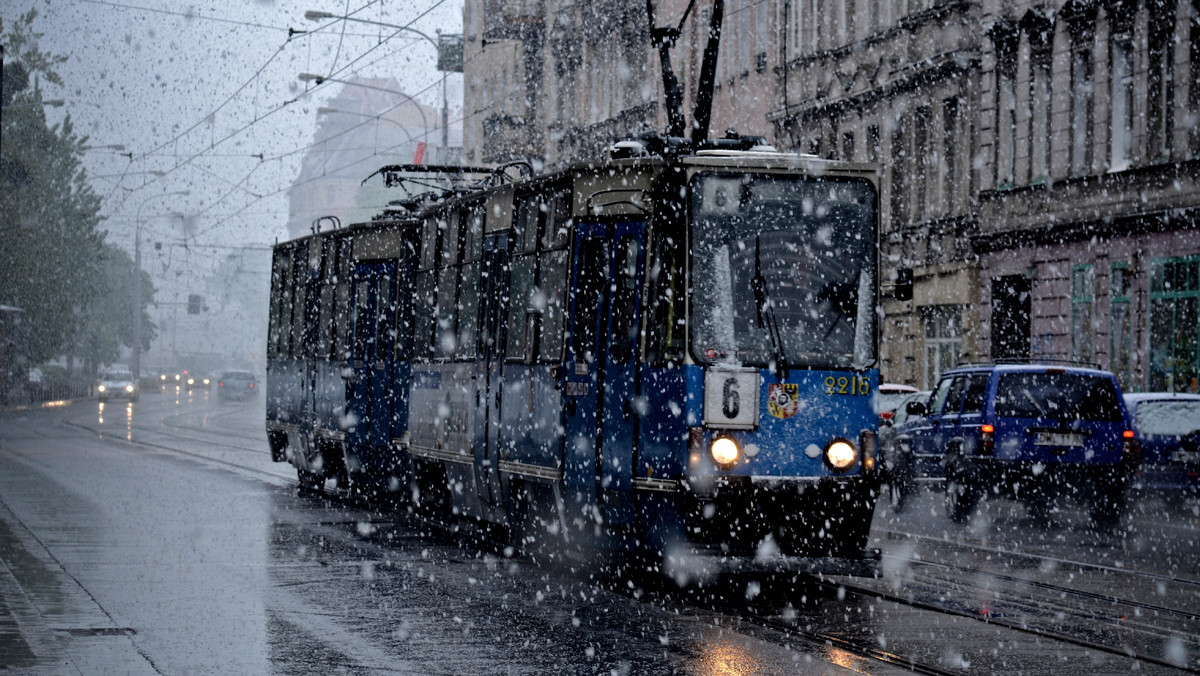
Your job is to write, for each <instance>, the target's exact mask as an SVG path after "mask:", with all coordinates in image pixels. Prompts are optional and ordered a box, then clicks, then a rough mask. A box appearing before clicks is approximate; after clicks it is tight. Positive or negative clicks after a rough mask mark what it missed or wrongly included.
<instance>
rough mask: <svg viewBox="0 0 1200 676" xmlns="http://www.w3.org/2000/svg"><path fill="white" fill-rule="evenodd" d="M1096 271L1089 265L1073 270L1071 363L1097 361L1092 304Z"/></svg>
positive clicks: (1077, 266)
mask: <svg viewBox="0 0 1200 676" xmlns="http://www.w3.org/2000/svg"><path fill="white" fill-rule="evenodd" d="M1094 288H1095V269H1094V268H1093V267H1092V266H1091V265H1090V264H1089V265H1076V266H1074V267H1073V268H1071V361H1073V362H1076V363H1083V364H1090V363H1092V362H1093V361H1095V354H1096V352H1095V350H1094V349H1093V344H1092V302H1093V300H1094V291H1093V289H1094Z"/></svg>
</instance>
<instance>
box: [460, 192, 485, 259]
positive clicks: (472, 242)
mask: <svg viewBox="0 0 1200 676" xmlns="http://www.w3.org/2000/svg"><path fill="white" fill-rule="evenodd" d="M485 214H486V207H485V205H482V204H477V205H475V206H473V207H471V208H470V209H469V210H467V211H466V212H465V213H464V214H463V236H462V241H463V251H462V259H463V261H464V262H465V261H475V260H479V256H480V254H481V253H482V252H483V222H484V217H485Z"/></svg>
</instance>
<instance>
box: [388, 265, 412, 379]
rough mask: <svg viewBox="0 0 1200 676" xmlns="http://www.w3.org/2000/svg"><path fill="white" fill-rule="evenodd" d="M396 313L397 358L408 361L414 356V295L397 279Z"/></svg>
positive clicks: (394, 320)
mask: <svg viewBox="0 0 1200 676" xmlns="http://www.w3.org/2000/svg"><path fill="white" fill-rule="evenodd" d="M397 287H399V288H397V290H396V296H395V302H394V303H393V304H392V307H393V308H395V314H394V316H393V318H392V330H393V331H394V332H395V338H394V339H393V340H394V341H395V345H396V349H395V354H396V359H399V360H401V361H408V360H409V359H411V358H412V329H413V312H412V310H413V305H414V302H413V296H412V294H411V293H408V291H406V289H405V288H403V287H402V286H401V284H400V283H399V280H397Z"/></svg>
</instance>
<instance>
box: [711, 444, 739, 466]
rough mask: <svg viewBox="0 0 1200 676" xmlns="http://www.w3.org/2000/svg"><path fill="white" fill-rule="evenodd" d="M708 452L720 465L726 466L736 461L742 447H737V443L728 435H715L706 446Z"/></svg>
mask: <svg viewBox="0 0 1200 676" xmlns="http://www.w3.org/2000/svg"><path fill="white" fill-rule="evenodd" d="M708 450H709V453H711V454H712V459H713V461H714V462H716V463H717V464H718V465H720V466H722V467H728V466H729V465H732V464H733V463H735V462H737V459H738V456H740V455H741V454H742V449H741V448H739V447H738V443H737V442H736V441H734V440H733V439H731V438H729V437H717V438H715V439H713V440H712V445H711V446H709V447H708Z"/></svg>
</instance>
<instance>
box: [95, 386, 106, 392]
mask: <svg viewBox="0 0 1200 676" xmlns="http://www.w3.org/2000/svg"><path fill="white" fill-rule="evenodd" d="M96 389H97V390H99V391H101V392H105V391H107V390H108V388H107V387H105V386H103V385H101V386H100V387H97V388H96Z"/></svg>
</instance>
